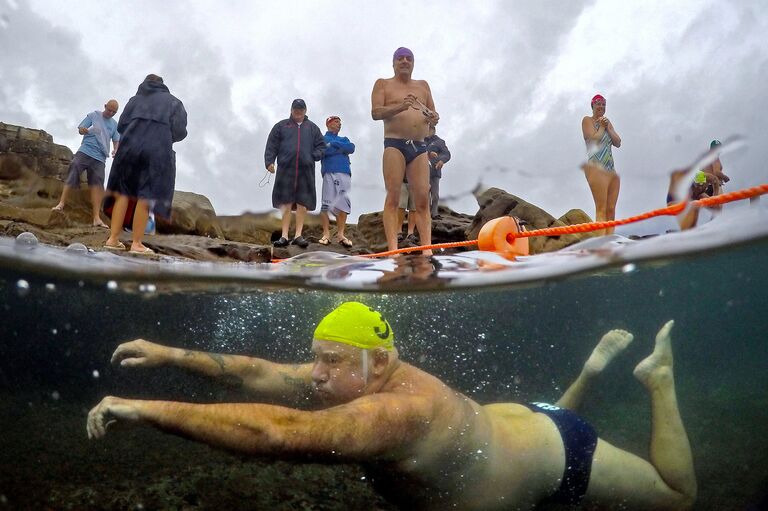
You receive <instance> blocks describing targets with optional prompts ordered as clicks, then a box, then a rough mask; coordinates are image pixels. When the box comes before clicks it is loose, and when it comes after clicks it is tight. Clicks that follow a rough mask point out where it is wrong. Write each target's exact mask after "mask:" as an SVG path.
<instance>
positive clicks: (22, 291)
mask: <svg viewBox="0 0 768 511" xmlns="http://www.w3.org/2000/svg"><path fill="white" fill-rule="evenodd" d="M16 292H17V293H18V294H19V296H27V295H28V294H29V282H27V281H26V280H24V279H19V280H18V281H17V282H16Z"/></svg>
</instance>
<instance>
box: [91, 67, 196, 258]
mask: <svg viewBox="0 0 768 511" xmlns="http://www.w3.org/2000/svg"><path fill="white" fill-rule="evenodd" d="M117 131H118V132H119V133H120V141H121V143H120V147H119V149H118V151H117V153H116V154H115V160H114V162H113V163H112V170H111V171H110V173H109V181H108V183H107V190H108V191H109V192H112V194H113V196H114V206H113V208H112V223H111V233H110V236H109V239H107V241H106V243H105V244H104V247H105V248H107V249H112V250H114V249H118V250H123V249H125V246H124V245H123V244H122V243H121V242H120V240H119V236H120V233H121V231H122V229H123V221H124V219H125V217H126V211H128V209H129V205H133V203H134V202H135V210H134V213H133V222H132V225H133V232H132V240H131V246H130V249H129V250H130V251H131V252H133V253H139V254H151V253H153V251H152V250H151V249H150V248H148V247H146V246H144V244H143V243H142V239H143V237H144V230H145V228H146V225H147V220H148V218H149V209H150V205H151V207H152V209H153V211H154V213H155V215H157V216H161V217H165V218H170V216H171V203H172V201H173V190H174V186H175V184H176V152H175V151H174V150H173V143H174V142H179V141H181V140H184V138H185V137H186V136H187V112H186V110H184V104H183V103H182V102H181V101H180V100H179V99H178V98H176V97H175V96H173V95H172V94H171V93H170V92H169V90H168V87H167V86H166V85H165V84H164V83H163V79H162V78H161V77H159V76H157V75H154V74H150V75H147V77H146V78H145V79H144V81H143V82H142V83H141V85H139V89H138V90H137V91H136V95H135V96H134V97H132V98H131V99H130V100H129V101H128V104H127V105H126V106H125V109H124V110H123V113H122V115H120V120H119V122H118V123H117Z"/></svg>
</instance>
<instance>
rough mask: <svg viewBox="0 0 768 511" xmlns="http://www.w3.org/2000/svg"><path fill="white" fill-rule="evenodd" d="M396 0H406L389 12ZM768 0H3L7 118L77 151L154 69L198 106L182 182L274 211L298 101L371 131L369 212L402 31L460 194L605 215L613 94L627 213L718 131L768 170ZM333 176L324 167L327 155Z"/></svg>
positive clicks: (648, 202) (359, 185) (362, 165)
mask: <svg viewBox="0 0 768 511" xmlns="http://www.w3.org/2000/svg"><path fill="white" fill-rule="evenodd" d="M384 6H386V10H387V12H384ZM765 34H768V4H766V3H765V2H764V1H761V0H755V1H739V2H727V1H726V2H724V1H722V0H720V1H714V0H713V1H706V0H704V1H677V2H667V1H637V2H634V1H631V2H630V1H624V2H617V1H613V0H595V1H593V2H576V1H569V0H563V1H552V2H546V1H542V2H507V1H498V2H491V1H482V2H480V1H478V2H458V1H457V2H447V1H434V2H432V1H423V2H397V1H392V2H386V3H382V2H375V1H370V2H369V1H359V2H347V3H344V4H339V3H333V4H331V3H328V2H325V3H323V2H308V1H307V2H300V1H281V2H250V1H230V2H226V3H221V2H214V1H186V2H171V1H168V2H154V1H152V2H150V1H147V0H136V1H132V2H112V1H104V0H100V1H98V0H84V1H79V2H63V1H59V0H32V1H29V2H27V1H20V0H19V1H11V0H0V73H2V79H0V121H3V122H8V123H13V124H21V125H24V126H28V127H33V128H40V129H44V130H46V131H47V132H49V133H51V134H52V135H53V136H54V139H55V141H56V142H58V143H61V144H65V145H67V146H69V147H70V148H71V149H72V150H73V151H75V150H77V148H78V146H79V143H80V137H79V136H78V135H77V132H76V126H77V124H78V123H79V122H80V120H82V118H83V117H84V116H85V114H86V113H88V112H89V111H93V110H95V109H100V108H101V106H102V105H103V104H104V102H105V101H106V100H107V99H109V98H111V97H115V98H116V99H117V100H118V101H119V102H120V104H121V106H122V105H124V104H125V103H126V102H127V100H128V99H129V98H130V97H131V96H132V95H133V94H134V93H135V91H136V88H137V86H138V85H139V83H140V82H141V80H142V79H143V77H144V76H145V75H146V74H148V73H157V74H160V75H161V76H163V78H164V79H165V82H166V84H167V85H168V86H169V88H170V90H171V92H172V93H173V94H174V95H176V96H177V97H178V98H180V99H181V100H182V101H183V102H184V104H185V106H186V109H187V111H188V113H189V126H188V130H189V136H188V137H187V139H186V140H184V141H183V142H181V143H178V144H176V146H175V149H176V151H177V162H178V170H177V180H176V188H177V189H180V190H187V191H193V192H197V193H202V194H204V195H206V196H207V197H209V198H210V199H211V201H212V203H213V205H214V207H215V209H216V211H217V213H218V214H238V213H242V212H244V211H246V210H250V211H265V210H269V209H271V185H270V186H266V187H259V181H260V180H261V179H262V178H263V177H264V172H265V171H264V165H263V153H264V145H265V141H266V136H267V134H268V132H269V130H270V128H271V127H272V125H273V124H274V123H275V122H277V121H278V120H280V119H283V118H285V117H287V115H288V111H289V107H290V103H291V100H292V99H293V98H295V97H302V98H304V99H305V100H306V101H307V105H308V115H309V117H310V119H312V120H314V121H315V122H316V123H317V124H318V125H319V126H320V127H321V128H323V129H324V119H325V118H326V117H327V116H328V115H331V114H336V115H340V116H341V118H342V119H343V128H342V134H343V135H346V136H348V137H349V138H350V139H351V140H352V141H353V142H355V143H356V145H357V151H356V153H355V154H354V155H353V156H352V171H353V193H352V209H353V211H352V219H353V221H355V220H356V218H357V216H358V215H359V214H361V213H366V212H370V211H377V210H380V209H381V206H382V204H383V184H382V178H381V152H382V139H383V126H382V123H381V122H374V121H372V120H371V117H370V92H371V88H372V86H373V83H374V81H375V80H376V78H379V77H389V76H391V75H392V67H391V55H392V52H393V51H394V49H395V48H397V47H398V46H407V47H409V48H411V49H412V50H413V51H414V53H415V55H416V65H415V71H414V78H419V79H426V80H428V81H429V83H430V85H431V88H432V92H433V95H434V99H435V104H436V107H437V110H438V112H440V115H441V122H440V125H439V127H438V133H439V134H440V135H441V136H442V137H443V138H444V139H445V140H446V142H447V144H448V146H449V148H450V149H451V152H452V153H453V160H452V161H451V162H450V163H449V164H448V165H446V167H445V169H444V172H443V179H442V181H441V193H442V195H444V196H454V197H457V198H456V199H454V200H452V201H450V202H449V206H451V207H452V208H453V209H455V210H458V211H461V212H467V213H474V212H475V211H476V210H477V205H476V202H475V200H474V198H472V197H471V195H469V194H468V192H469V190H471V189H472V188H473V187H474V186H475V185H476V184H477V183H478V182H479V181H482V182H483V183H484V184H485V185H486V186H497V187H500V188H503V189H505V190H507V191H509V192H511V193H514V194H516V195H519V196H521V197H522V198H524V199H526V200H528V201H530V202H532V203H534V204H537V205H539V206H541V207H543V208H544V209H546V210H547V211H549V212H550V213H552V214H553V215H555V216H559V215H561V214H563V213H565V212H566V211H567V210H569V209H571V208H581V209H584V210H585V211H586V212H587V213H588V214H589V215H590V216H592V215H593V214H594V209H593V205H592V200H591V195H590V193H589V190H588V188H587V184H586V181H585V179H584V177H583V174H582V173H581V171H580V170H579V168H578V166H579V164H580V163H581V162H582V161H583V160H584V153H585V148H584V142H583V139H582V136H581V119H582V117H583V116H584V115H588V114H589V113H590V109H589V99H590V98H591V97H592V95H594V94H595V93H596V92H600V93H602V94H603V95H604V96H606V98H607V100H608V101H607V103H608V109H607V116H608V117H609V118H610V119H611V121H612V122H613V124H614V126H615V127H616V130H617V131H618V133H619V134H620V135H621V137H622V141H623V143H622V146H621V148H619V149H615V150H614V156H615V159H616V166H617V170H618V171H619V173H620V174H621V176H622V189H621V194H620V196H619V203H618V211H617V215H618V216H619V217H624V216H629V215H634V214H637V213H640V212H642V211H646V210H648V209H653V208H656V207H661V206H663V205H664V196H665V193H666V188H667V175H668V172H669V171H670V170H671V169H673V168H676V167H680V166H682V165H686V164H688V163H690V162H691V161H692V160H694V159H695V158H696V157H697V156H698V155H699V154H701V153H702V152H703V151H704V150H706V149H707V148H708V146H709V141H710V140H711V139H713V138H718V139H725V138H727V137H728V136H729V135H734V134H742V135H745V136H747V137H748V146H747V147H746V148H744V149H740V150H738V151H737V152H734V153H730V154H726V155H724V156H723V158H722V161H723V165H724V169H725V172H726V173H727V174H728V175H730V176H731V178H732V180H731V182H730V183H729V184H728V185H727V188H726V190H736V189H738V188H742V187H747V186H753V185H755V184H759V183H763V182H766V176H768V172H767V171H766V161H767V160H768V158H767V157H768V150H766V144H765V141H766V135H768V133H767V131H768V130H767V129H766V121H765V119H764V118H763V117H764V116H765V115H766V112H768V96H767V95H766V94H765V84H766V82H767V81H768V45H767V44H766V42H767V41H766V35H765ZM317 180H318V181H317V182H318V193H319V190H320V173H319V166H318V172H317Z"/></svg>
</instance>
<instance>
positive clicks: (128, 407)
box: [85, 396, 140, 439]
mask: <svg viewBox="0 0 768 511" xmlns="http://www.w3.org/2000/svg"><path fill="white" fill-rule="evenodd" d="M139 419H140V417H139V410H138V408H137V407H136V406H135V405H134V403H133V402H132V401H130V400H128V399H121V398H119V397H113V396H107V397H105V398H104V399H102V400H101V402H100V403H99V404H98V405H96V406H94V407H93V409H92V410H91V411H90V412H88V421H87V422H86V425H85V429H86V431H87V432H88V438H89V439H97V438H102V437H103V436H105V435H106V434H107V429H108V428H109V427H110V426H111V425H113V424H115V423H117V422H118V421H123V422H136V421H138V420H139Z"/></svg>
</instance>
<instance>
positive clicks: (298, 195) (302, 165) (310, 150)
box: [264, 99, 325, 248]
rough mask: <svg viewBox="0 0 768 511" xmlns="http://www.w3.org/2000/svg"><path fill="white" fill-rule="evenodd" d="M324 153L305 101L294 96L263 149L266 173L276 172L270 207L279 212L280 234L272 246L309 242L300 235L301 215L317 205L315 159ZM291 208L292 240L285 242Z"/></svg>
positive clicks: (306, 243) (305, 243)
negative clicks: (293, 225)
mask: <svg viewBox="0 0 768 511" xmlns="http://www.w3.org/2000/svg"><path fill="white" fill-rule="evenodd" d="M324 153H325V140H324V139H323V133H322V132H321V131H320V128H318V127H317V125H316V124H315V123H314V122H312V121H310V120H309V117H307V104H306V103H305V102H304V100H303V99H294V100H293V102H292V103H291V115H290V117H288V118H287V119H283V120H282V121H280V122H278V123H277V124H275V125H274V126H273V127H272V130H271V131H270V132H269V137H267V146H266V148H265V149H264V166H265V167H266V168H267V170H268V171H269V172H271V173H273V174H274V173H277V177H276V178H275V186H274V188H272V207H273V208H277V209H279V210H280V212H281V213H282V233H281V235H280V238H279V239H277V240H276V241H275V242H274V243H273V245H274V246H276V247H285V246H287V245H288V244H289V243H292V244H294V245H298V246H299V247H301V248H306V247H307V246H308V245H309V241H308V240H307V239H306V238H304V236H302V231H303V229H304V217H305V216H306V214H307V211H314V209H315V206H316V205H317V192H316V191H315V162H316V161H320V160H321V159H322V158H323V154H324ZM275 160H277V168H275ZM293 210H296V231H295V233H294V234H295V235H294V237H293V240H292V241H289V240H288V232H289V229H290V227H291V211H293Z"/></svg>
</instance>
